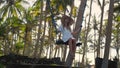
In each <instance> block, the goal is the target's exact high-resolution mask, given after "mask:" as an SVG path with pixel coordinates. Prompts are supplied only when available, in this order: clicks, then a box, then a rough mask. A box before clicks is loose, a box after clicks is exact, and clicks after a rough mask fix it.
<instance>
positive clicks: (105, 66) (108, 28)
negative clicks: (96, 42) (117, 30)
mask: <svg viewBox="0 0 120 68" xmlns="http://www.w3.org/2000/svg"><path fill="white" fill-rule="evenodd" d="M113 7H114V0H110V4H109V14H108V23H107V26H106V42H105V51H104V59H103V62H102V67H101V68H108V58H109V51H110V44H111V33H112V21H113Z"/></svg>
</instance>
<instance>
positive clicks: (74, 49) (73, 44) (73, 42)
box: [72, 39, 76, 56]
mask: <svg viewBox="0 0 120 68" xmlns="http://www.w3.org/2000/svg"><path fill="white" fill-rule="evenodd" d="M72 50H73V53H74V56H75V52H76V40H75V39H72Z"/></svg>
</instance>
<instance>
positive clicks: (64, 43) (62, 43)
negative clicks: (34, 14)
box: [47, 0, 82, 46]
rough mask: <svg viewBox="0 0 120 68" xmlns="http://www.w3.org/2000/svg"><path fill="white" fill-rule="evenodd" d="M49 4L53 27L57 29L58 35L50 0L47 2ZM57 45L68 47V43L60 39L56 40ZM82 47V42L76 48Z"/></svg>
mask: <svg viewBox="0 0 120 68" xmlns="http://www.w3.org/2000/svg"><path fill="white" fill-rule="evenodd" d="M47 3H48V7H49V9H50V12H51V18H52V23H53V26H54V27H55V29H56V34H57V28H56V26H57V24H56V23H55V20H54V15H53V11H52V8H51V6H50V0H47ZM55 44H57V45H68V42H64V41H63V40H62V39H61V38H59V39H56V41H55ZM80 45H82V43H80V42H77V43H76V46H80Z"/></svg>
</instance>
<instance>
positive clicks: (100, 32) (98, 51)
mask: <svg viewBox="0 0 120 68" xmlns="http://www.w3.org/2000/svg"><path fill="white" fill-rule="evenodd" d="M98 4H99V6H100V8H101V19H100V29H99V37H98V45H97V57H100V43H101V35H102V25H103V15H104V6H105V0H103V3H102V6H101V4H100V1H99V0H98Z"/></svg>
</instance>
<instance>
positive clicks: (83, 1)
mask: <svg viewBox="0 0 120 68" xmlns="http://www.w3.org/2000/svg"><path fill="white" fill-rule="evenodd" d="M86 2H87V0H81V4H80V6H79V12H78V16H77V21H76V25H75V29H74V30H75V31H76V30H78V28H80V30H81V25H82V21H83V14H84V11H85V7H86ZM80 30H79V31H78V32H79V33H80ZM79 33H78V34H76V35H75V38H76V39H78V37H79ZM71 58H72V57H71V56H70V52H69V54H68V57H67V60H66V65H68V66H69V67H71V65H72V62H73V59H71Z"/></svg>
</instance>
